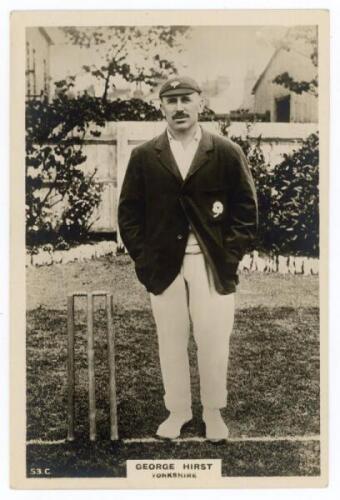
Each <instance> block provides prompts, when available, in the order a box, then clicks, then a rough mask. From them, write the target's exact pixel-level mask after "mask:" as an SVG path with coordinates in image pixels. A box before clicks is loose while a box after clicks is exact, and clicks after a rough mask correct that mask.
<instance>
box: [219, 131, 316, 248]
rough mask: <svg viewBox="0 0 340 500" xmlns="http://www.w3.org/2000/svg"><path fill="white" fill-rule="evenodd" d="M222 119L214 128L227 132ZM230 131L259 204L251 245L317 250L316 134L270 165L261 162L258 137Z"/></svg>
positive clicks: (262, 158) (261, 154) (261, 153)
mask: <svg viewBox="0 0 340 500" xmlns="http://www.w3.org/2000/svg"><path fill="white" fill-rule="evenodd" d="M228 126H229V125H228V124H226V123H225V122H222V123H221V124H220V129H221V132H222V133H223V135H226V136H227V135H228ZM249 131H250V125H248V126H247V134H246V136H245V137H244V138H242V137H236V136H231V137H230V139H231V140H233V141H234V142H236V143H237V144H239V145H240V146H241V148H242V150H243V152H244V154H245V156H246V158H247V160H248V162H249V165H250V169H251V172H252V175H253V178H254V183H255V187H256V191H257V197H258V204H259V232H258V238H257V242H256V244H255V246H256V248H257V249H258V250H260V251H264V252H266V253H268V252H269V253H275V254H282V255H304V256H311V257H317V256H318V254H319V188H318V184H319V137H318V134H311V135H310V136H309V137H307V138H306V139H305V140H304V141H302V144H301V146H300V148H299V149H298V150H294V151H293V152H292V153H290V154H284V155H283V161H282V162H281V163H279V164H278V165H276V166H275V167H274V168H271V167H270V166H269V165H268V164H267V163H266V161H265V157H264V154H263V151H262V147H261V137H258V138H257V139H256V141H254V140H251V139H250V136H249Z"/></svg>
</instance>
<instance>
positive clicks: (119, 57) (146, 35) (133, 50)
mask: <svg viewBox="0 0 340 500" xmlns="http://www.w3.org/2000/svg"><path fill="white" fill-rule="evenodd" d="M62 29H63V31H64V33H65V34H66V35H67V37H68V38H69V39H70V40H71V42H72V43H74V44H76V45H78V46H80V47H84V48H95V50H96V52H97V55H96V60H95V61H94V62H93V63H92V64H89V65H85V66H83V69H84V70H85V71H86V72H87V73H90V74H91V75H92V76H93V77H94V78H96V79H98V80H101V81H102V83H103V94H102V99H103V101H104V102H105V101H106V100H107V97H108V92H109V90H110V89H111V88H115V86H116V82H117V79H118V78H119V77H120V78H123V80H125V81H127V82H129V83H132V82H135V83H136V84H137V85H138V84H142V83H143V84H145V85H147V86H150V87H153V86H155V85H157V83H158V81H159V80H160V79H161V78H163V77H168V76H169V75H171V74H176V73H177V69H176V66H175V63H174V61H173V58H174V57H175V56H176V55H177V54H178V53H179V52H181V51H182V42H183V40H184V38H185V37H186V36H187V34H188V30H189V28H188V27H185V26H140V27H136V26H108V27H97V28H86V27H85V28H76V27H65V28H62Z"/></svg>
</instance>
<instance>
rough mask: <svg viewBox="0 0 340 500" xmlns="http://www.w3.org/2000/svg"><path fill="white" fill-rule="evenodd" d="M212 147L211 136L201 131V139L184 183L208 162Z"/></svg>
mask: <svg viewBox="0 0 340 500" xmlns="http://www.w3.org/2000/svg"><path fill="white" fill-rule="evenodd" d="M213 147H214V145H213V141H212V137H211V134H209V133H208V132H207V131H205V130H203V129H202V137H201V140H200V143H199V145H198V148H197V151H196V153H195V156H194V158H193V160H192V163H191V165H190V168H189V172H188V174H187V176H186V178H185V181H184V182H186V181H187V180H188V179H189V178H190V177H191V176H192V175H193V174H194V173H195V172H197V170H198V169H200V168H201V167H202V166H203V165H204V164H205V163H206V162H207V161H208V160H209V154H208V153H209V151H211V150H212V149H213Z"/></svg>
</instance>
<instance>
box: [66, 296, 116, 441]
mask: <svg viewBox="0 0 340 500" xmlns="http://www.w3.org/2000/svg"><path fill="white" fill-rule="evenodd" d="M76 297H87V360H88V380H89V385H88V387H89V423H90V441H95V440H96V383H95V373H94V360H95V353H94V336H93V313H94V298H95V297H105V305H106V323H107V328H106V332H107V351H108V364H109V401H110V437H111V440H112V441H115V440H117V439H118V426H117V400H116V379H115V342H114V330H113V318H112V310H113V298H112V294H109V293H107V292H102V291H98V292H91V293H85V292H74V293H72V294H70V295H68V297H67V334H68V356H67V380H68V407H67V415H68V432H67V440H68V441H74V439H75V436H74V427H75V365H74V353H75V349H74V343H75V342H74V341H75V337H74V326H75V315H74V312H75V298H76Z"/></svg>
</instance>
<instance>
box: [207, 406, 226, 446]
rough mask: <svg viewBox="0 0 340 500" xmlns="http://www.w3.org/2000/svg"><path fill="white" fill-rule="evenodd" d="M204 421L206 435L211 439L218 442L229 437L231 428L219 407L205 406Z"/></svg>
mask: <svg viewBox="0 0 340 500" xmlns="http://www.w3.org/2000/svg"><path fill="white" fill-rule="evenodd" d="M203 421H204V423H205V435H206V438H207V439H208V440H209V441H212V442H216V443H217V442H219V441H224V440H226V439H228V436H229V430H228V427H227V426H226V424H225V422H224V420H223V418H222V416H221V412H220V410H219V409H218V408H204V409H203Z"/></svg>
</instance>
